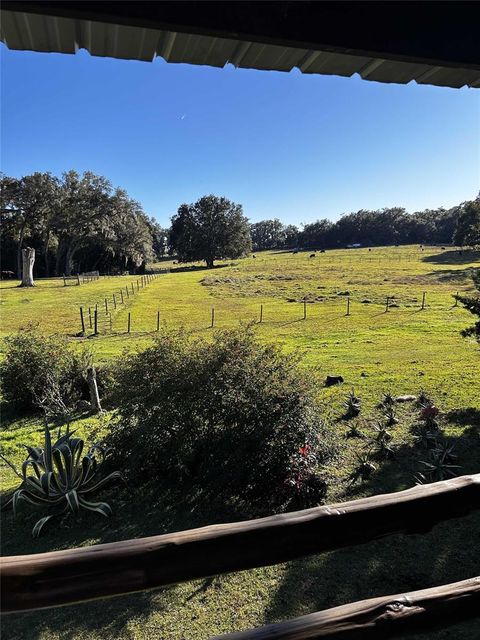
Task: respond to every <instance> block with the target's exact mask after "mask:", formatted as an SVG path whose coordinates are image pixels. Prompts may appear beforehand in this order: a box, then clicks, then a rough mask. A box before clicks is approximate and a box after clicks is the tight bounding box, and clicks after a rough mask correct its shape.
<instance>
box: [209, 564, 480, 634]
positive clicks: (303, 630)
mask: <svg viewBox="0 0 480 640" xmlns="http://www.w3.org/2000/svg"><path fill="white" fill-rule="evenodd" d="M479 611H480V576H479V577H477V578H469V579H468V580H462V581H461V582H454V583H453V584H445V585H442V586H440V587H431V588H430V589H422V590H419V591H412V592H410V593H399V594H396V595H392V596H380V597H377V598H369V599H368V600H360V601H359V602H350V603H349V604H343V605H340V606H339V607H333V608H332V609H326V610H324V611H318V612H316V613H310V614H308V615H306V616H301V617H299V618H292V619H291V620H287V621H286V622H277V623H275V624H269V625H266V626H264V627H258V628H257V629H249V630H247V631H240V632H237V633H227V634H226V635H222V636H215V638H212V640H305V639H306V638H312V639H313V638H331V639H333V638H335V639H338V640H340V639H345V640H346V639H347V638H352V640H353V639H354V638H379V639H383V638H391V637H393V636H396V635H400V636H401V637H402V638H403V637H407V636H406V635H404V634H408V637H410V633H411V632H415V631H421V630H427V629H428V630H430V631H434V630H436V629H439V628H443V627H445V626H448V625H449V624H453V623H455V622H462V621H463V620H468V619H469V618H476V617H477V616H478V613H479ZM422 635H423V634H422ZM429 637H432V638H433V637H434V635H432V636H430V634H429Z"/></svg>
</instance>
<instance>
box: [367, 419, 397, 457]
mask: <svg viewBox="0 0 480 640" xmlns="http://www.w3.org/2000/svg"><path fill="white" fill-rule="evenodd" d="M374 429H375V432H376V433H375V437H374V438H373V439H372V441H371V444H372V445H373V449H374V452H375V454H376V455H377V456H378V457H379V458H391V457H393V455H394V451H393V449H392V447H391V444H390V443H391V441H392V439H393V436H392V434H391V433H390V431H388V429H387V428H386V427H385V426H384V425H383V424H380V423H379V424H378V425H375V426H374Z"/></svg>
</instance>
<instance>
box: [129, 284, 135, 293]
mask: <svg viewBox="0 0 480 640" xmlns="http://www.w3.org/2000/svg"><path fill="white" fill-rule="evenodd" d="M130 284H131V285H132V296H134V295H135V287H134V286H133V282H131V283H130Z"/></svg>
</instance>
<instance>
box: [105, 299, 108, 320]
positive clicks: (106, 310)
mask: <svg viewBox="0 0 480 640" xmlns="http://www.w3.org/2000/svg"><path fill="white" fill-rule="evenodd" d="M105 313H106V314H107V316H108V300H107V299H106V298H105Z"/></svg>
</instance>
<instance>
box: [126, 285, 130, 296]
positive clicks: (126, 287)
mask: <svg viewBox="0 0 480 640" xmlns="http://www.w3.org/2000/svg"><path fill="white" fill-rule="evenodd" d="M125 291H126V293H127V298H129V297H130V294H129V293H128V287H125Z"/></svg>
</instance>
